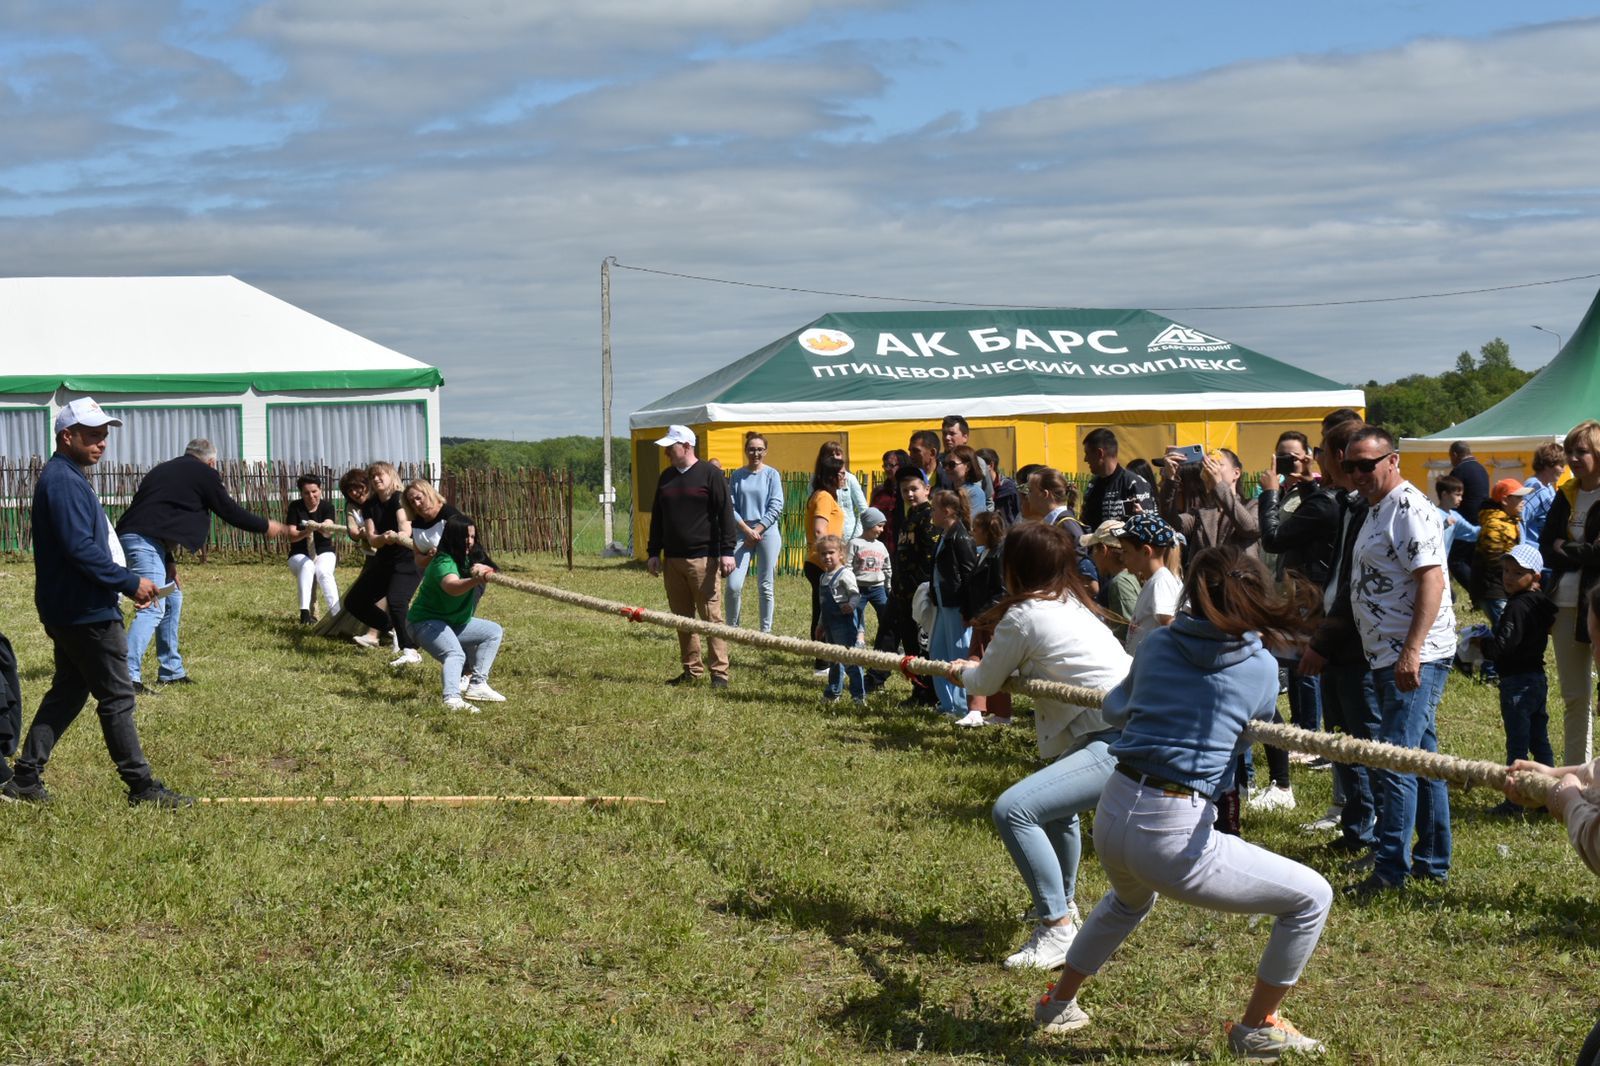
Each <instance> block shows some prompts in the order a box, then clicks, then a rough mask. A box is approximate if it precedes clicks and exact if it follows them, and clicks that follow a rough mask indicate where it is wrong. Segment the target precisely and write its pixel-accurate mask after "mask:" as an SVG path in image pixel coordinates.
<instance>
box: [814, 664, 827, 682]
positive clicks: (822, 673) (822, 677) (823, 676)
mask: <svg viewBox="0 0 1600 1066" xmlns="http://www.w3.org/2000/svg"><path fill="white" fill-rule="evenodd" d="M811 676H812V677H813V678H815V679H816V680H818V681H826V680H828V667H826V666H824V667H823V668H822V669H821V670H813V671H811Z"/></svg>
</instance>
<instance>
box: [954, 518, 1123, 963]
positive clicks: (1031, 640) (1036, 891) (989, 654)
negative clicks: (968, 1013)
mask: <svg viewBox="0 0 1600 1066" xmlns="http://www.w3.org/2000/svg"><path fill="white" fill-rule="evenodd" d="M1000 555H1001V558H1002V559H1003V560H1004V572H1005V590H1006V591H1005V596H1004V597H1002V598H1001V600H1000V602H999V603H997V604H995V606H994V607H992V608H990V609H989V610H988V611H986V612H984V613H983V614H982V615H980V616H979V617H978V619H977V620H976V621H975V622H974V624H973V634H974V635H973V639H974V641H975V642H976V641H977V640H978V639H979V638H980V637H982V638H984V639H986V641H987V643H986V646H985V648H984V653H983V658H982V660H981V661H980V660H975V659H969V660H965V661H960V662H955V663H952V664H951V665H950V676H951V678H952V679H954V680H956V681H957V682H959V683H960V684H961V685H962V687H963V688H965V689H966V690H967V692H968V693H969V695H970V696H981V695H989V696H992V695H993V694H994V693H997V692H999V691H1000V687H1001V686H1002V685H1004V684H1005V682H1006V679H1007V678H1008V677H1010V676H1011V675H1012V674H1013V673H1016V674H1019V675H1021V676H1022V677H1025V678H1033V679H1037V680H1040V681H1058V682H1062V683H1065V684H1069V685H1081V686H1084V687H1086V688H1096V689H1108V688H1111V687H1113V686H1115V685H1117V684H1119V683H1121V681H1122V679H1123V678H1124V677H1126V676H1127V673H1128V666H1129V663H1130V662H1131V660H1130V659H1129V657H1128V653H1127V652H1125V651H1123V650H1122V645H1121V644H1120V643H1118V641H1117V638H1116V637H1115V636H1114V635H1112V633H1111V630H1110V629H1108V628H1106V626H1105V624H1104V623H1103V622H1102V621H1101V620H1100V618H1099V616H1098V615H1097V613H1096V610H1095V608H1094V606H1093V605H1092V602H1091V601H1090V599H1089V596H1088V593H1087V592H1086V591H1085V589H1084V587H1083V583H1082V581H1080V580H1079V578H1078V575H1077V573H1076V571H1075V569H1074V567H1073V565H1072V564H1073V557H1074V548H1073V545H1072V541H1071V538H1070V537H1068V536H1067V535H1066V534H1065V533H1064V532H1062V531H1061V530H1060V529H1058V528H1057V527H1055V526H1048V525H1045V524H1043V523H1041V522H1023V523H1020V524H1018V525H1016V526H1013V527H1012V529H1011V531H1010V532H1009V533H1007V534H1006V538H1005V542H1004V547H1003V549H1002V550H1001V552H1000ZM1033 720H1034V730H1035V733H1036V738H1037V742H1038V745H1039V757H1040V758H1041V759H1043V760H1045V761H1046V762H1048V763H1049V765H1047V766H1046V767H1045V768H1044V769H1042V770H1039V771H1038V772H1036V773H1033V774H1031V775H1029V776H1028V777H1025V778H1023V779H1022V780H1021V781H1019V782H1017V783H1016V784H1014V785H1012V786H1011V787H1010V788H1008V789H1006V791H1005V792H1003V793H1002V794H1001V795H1000V798H999V799H998V800H997V801H996V802H995V805H994V825H995V828H996V829H997V830H999V832H1000V839H1001V840H1002V841H1003V842H1004V843H1005V846H1006V851H1008V852H1010V854H1011V861H1012V862H1014V863H1016V864H1017V871H1018V872H1019V873H1021V874H1022V880H1023V883H1024V884H1026V885H1027V886H1028V892H1029V893H1030V894H1031V895H1032V896H1033V908H1034V910H1033V912H1034V914H1035V915H1037V919H1036V922H1035V925H1034V927H1033V931H1032V932H1031V933H1030V934H1029V936H1028V939H1027V940H1026V941H1025V942H1024V943H1023V945H1022V947H1021V948H1019V949H1018V950H1017V952H1016V953H1015V954H1013V955H1012V956H1011V957H1010V958H1008V959H1006V966H1008V967H1011V968H1018V967H1025V966H1026V967H1038V968H1040V969H1053V968H1055V967H1057V966H1060V965H1061V964H1062V962H1063V961H1065V959H1066V957H1067V948H1068V947H1069V946H1070V945H1071V944H1072V940H1073V937H1075V936H1076V935H1077V921H1078V907H1077V904H1076V903H1075V902H1074V900H1073V894H1074V890H1075V889H1076V887H1077V880H1078V860H1079V857H1080V855H1081V854H1082V850H1083V848H1082V841H1081V838H1080V835H1079V830H1078V815H1079V814H1081V813H1082V812H1083V811H1086V810H1089V809H1090V808H1091V807H1093V806H1094V804H1095V801H1096V800H1098V799H1099V798H1100V792H1101V790H1102V789H1104V788H1105V784H1106V781H1107V780H1109V779H1110V777H1111V773H1112V770H1113V769H1114V768H1115V766H1116V760H1114V759H1113V758H1112V757H1111V755H1110V752H1109V749H1110V745H1111V742H1112V741H1113V740H1115V739H1116V736H1117V731H1116V730H1115V729H1114V728H1113V727H1112V726H1111V725H1109V724H1108V723H1107V722H1106V720H1105V717H1104V715H1102V714H1101V712H1100V711H1099V710H1098V709H1096V708H1093V707H1084V706H1080V705H1078V704H1073V703H1067V702H1065V701H1062V700H1056V699H1048V698H1043V697H1039V698H1035V699H1034V712H1033Z"/></svg>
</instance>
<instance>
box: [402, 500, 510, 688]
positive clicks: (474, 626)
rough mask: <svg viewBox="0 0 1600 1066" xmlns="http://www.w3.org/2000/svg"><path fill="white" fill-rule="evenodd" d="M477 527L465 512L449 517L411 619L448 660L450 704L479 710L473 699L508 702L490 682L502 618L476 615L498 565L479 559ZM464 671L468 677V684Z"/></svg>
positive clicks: (422, 639)
mask: <svg viewBox="0 0 1600 1066" xmlns="http://www.w3.org/2000/svg"><path fill="white" fill-rule="evenodd" d="M476 546H477V529H476V527H475V526H474V525H473V523H472V519H471V518H469V517H467V516H466V515H464V514H453V515H451V516H450V517H449V518H447V519H445V523H444V529H443V530H441V531H440V534H439V547H438V550H437V551H436V552H434V555H433V558H432V559H431V560H430V561H429V563H428V569H427V570H426V571H425V572H424V573H423V575H422V581H421V584H419V585H418V586H417V594H416V597H415V598H414V599H413V600H412V601H411V608H410V610H409V611H408V612H407V615H406V620H407V621H408V622H410V623H411V629H412V631H413V632H414V633H415V634H416V638H417V642H418V643H419V644H420V645H421V646H422V648H423V649H424V650H425V651H427V653H428V654H429V655H431V656H433V657H434V658H435V659H438V660H439V662H441V663H443V664H444V705H445V707H446V708H447V709H449V710H452V711H470V712H472V713H474V714H476V713H477V708H475V707H473V706H472V704H471V703H468V702H467V701H468V700H472V701H475V702H487V703H504V702H505V697H504V696H502V695H501V694H500V693H498V692H496V691H495V690H494V689H492V688H490V687H489V671H490V670H491V669H492V668H493V667H494V657H495V655H496V654H497V653H498V652H499V651H500V640H501V638H502V637H503V636H504V630H502V629H501V628H500V625H499V624H498V623H496V622H491V621H489V620H488V619H487V618H477V617H475V616H474V611H475V609H476V606H477V603H478V599H479V597H478V596H477V595H475V593H477V592H479V591H481V590H482V589H483V588H484V587H485V586H486V585H487V584H488V583H489V575H490V574H492V573H494V568H493V567H491V566H489V565H488V564H487V563H482V562H476V563H475V562H473V561H472V555H473V549H474V548H475V547H476ZM463 674H465V675H466V676H467V678H468V684H467V686H466V688H465V689H463V688H462V685H461V679H462V676H463Z"/></svg>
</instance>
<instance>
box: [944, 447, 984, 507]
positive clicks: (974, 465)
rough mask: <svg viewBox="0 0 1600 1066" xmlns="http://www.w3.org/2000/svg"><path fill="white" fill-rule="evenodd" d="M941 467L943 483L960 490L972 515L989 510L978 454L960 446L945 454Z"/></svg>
mask: <svg viewBox="0 0 1600 1066" xmlns="http://www.w3.org/2000/svg"><path fill="white" fill-rule="evenodd" d="M939 467H940V470H941V471H942V476H941V477H940V479H939V480H940V481H941V483H943V484H945V485H949V486H950V487H952V488H956V489H959V491H960V492H961V494H962V495H964V496H965V497H966V498H967V505H968V507H969V508H970V513H971V514H973V515H980V514H982V513H983V512H985V511H987V510H989V498H988V496H987V495H985V494H984V491H983V467H981V466H979V465H978V453H977V452H974V451H973V450H972V449H971V448H969V447H967V446H966V445H965V444H958V445H956V446H955V447H954V448H951V449H950V450H949V451H948V452H945V453H944V458H942V459H940V460H939Z"/></svg>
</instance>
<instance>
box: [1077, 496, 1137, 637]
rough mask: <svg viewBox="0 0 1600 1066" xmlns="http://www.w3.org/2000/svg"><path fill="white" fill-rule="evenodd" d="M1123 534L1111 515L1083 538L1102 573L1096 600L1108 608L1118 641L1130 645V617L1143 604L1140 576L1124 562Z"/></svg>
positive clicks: (1097, 568)
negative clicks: (1134, 574)
mask: <svg viewBox="0 0 1600 1066" xmlns="http://www.w3.org/2000/svg"><path fill="white" fill-rule="evenodd" d="M1121 536H1122V523H1121V522H1120V521H1118V520H1117V519H1115V518H1108V519H1106V520H1105V521H1104V522H1101V523H1100V528H1099V529H1096V530H1095V531H1094V532H1093V533H1091V534H1089V535H1088V536H1087V537H1084V538H1083V546H1084V547H1085V548H1087V549H1089V558H1090V559H1091V560H1092V561H1093V563H1094V567H1095V569H1096V570H1098V571H1099V572H1100V591H1099V592H1098V593H1096V594H1095V598H1094V602H1095V603H1097V604H1099V605H1100V606H1101V607H1104V608H1105V609H1106V613H1107V615H1108V616H1109V617H1108V619H1107V622H1108V624H1109V625H1110V626H1111V632H1112V633H1113V634H1115V635H1116V638H1117V641H1118V643H1121V644H1123V645H1124V646H1126V642H1127V639H1128V620H1129V619H1130V618H1132V617H1133V612H1134V609H1135V608H1136V607H1137V606H1138V604H1139V579H1138V578H1136V577H1134V576H1133V571H1131V570H1129V569H1128V568H1127V567H1125V566H1123V565H1122V547H1121V545H1120V544H1119V543H1118V538H1119V537H1121Z"/></svg>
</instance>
